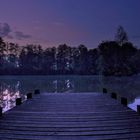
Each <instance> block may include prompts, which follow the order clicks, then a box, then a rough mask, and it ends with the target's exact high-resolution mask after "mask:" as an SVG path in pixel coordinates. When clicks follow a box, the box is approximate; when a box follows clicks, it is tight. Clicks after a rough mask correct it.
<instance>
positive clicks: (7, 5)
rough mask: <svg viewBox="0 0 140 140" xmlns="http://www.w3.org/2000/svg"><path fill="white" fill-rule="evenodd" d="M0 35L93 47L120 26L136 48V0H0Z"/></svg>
mask: <svg viewBox="0 0 140 140" xmlns="http://www.w3.org/2000/svg"><path fill="white" fill-rule="evenodd" d="M0 2H1V3H0V36H2V37H3V38H4V39H5V40H8V41H10V42H17V43H19V44H26V43H29V44H30V43H36V44H41V45H43V46H44V47H51V46H53V45H55V46H58V45H59V44H62V43H67V44H68V45H71V46H78V45H79V44H85V45H86V46H87V47H89V48H94V47H97V45H98V44H99V43H100V42H101V41H103V40H113V39H114V34H115V32H116V28H117V27H118V25H122V26H123V27H124V29H125V30H126V31H127V33H128V37H129V40H130V41H132V42H133V43H134V44H135V45H137V46H139V47H140V30H139V28H140V0H0Z"/></svg>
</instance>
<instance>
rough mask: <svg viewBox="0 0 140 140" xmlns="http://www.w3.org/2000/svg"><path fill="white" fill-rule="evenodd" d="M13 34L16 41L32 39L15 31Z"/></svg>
mask: <svg viewBox="0 0 140 140" xmlns="http://www.w3.org/2000/svg"><path fill="white" fill-rule="evenodd" d="M14 34H15V38H16V39H18V40H22V39H28V38H31V37H32V36H31V35H28V34H24V33H23V32H21V31H16V32H14Z"/></svg>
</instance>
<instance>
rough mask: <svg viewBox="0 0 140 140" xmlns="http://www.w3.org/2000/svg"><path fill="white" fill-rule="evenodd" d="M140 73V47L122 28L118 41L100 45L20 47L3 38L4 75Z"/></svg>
mask: <svg viewBox="0 0 140 140" xmlns="http://www.w3.org/2000/svg"><path fill="white" fill-rule="evenodd" d="M138 73H140V50H139V49H137V48H136V47H134V46H133V44H132V43H131V42H129V41H128V38H127V34H126V32H125V31H124V29H123V27H121V26H120V27H119V28H118V30H117V34H116V35H115V40H114V41H103V42H102V43H100V44H99V46H98V47H97V48H93V49H88V48H87V47H86V46H84V45H79V46H78V47H71V46H68V45H66V44H62V45H59V46H58V47H52V48H46V49H43V47H41V46H40V45H26V46H22V47H21V46H19V45H18V44H14V43H7V42H5V41H4V40H3V39H2V38H1V37H0V74H1V75H8V74H9V75H55V74H62V75H63V74H79V75H87V74H88V75H90V74H91V75H98V74H104V75H107V76H109V75H115V76H124V75H133V74H138Z"/></svg>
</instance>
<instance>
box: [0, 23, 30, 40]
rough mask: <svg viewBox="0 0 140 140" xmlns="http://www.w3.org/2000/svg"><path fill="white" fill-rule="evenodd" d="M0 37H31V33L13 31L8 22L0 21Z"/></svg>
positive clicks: (19, 38) (18, 38) (20, 38)
mask: <svg viewBox="0 0 140 140" xmlns="http://www.w3.org/2000/svg"><path fill="white" fill-rule="evenodd" d="M0 37H2V38H4V37H6V38H8V39H17V40H22V39H28V38H31V35H28V34H24V33H23V32H22V31H16V32H13V30H12V28H11V26H10V25H9V24H8V23H0Z"/></svg>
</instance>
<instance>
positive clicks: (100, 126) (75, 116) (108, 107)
mask: <svg viewBox="0 0 140 140" xmlns="http://www.w3.org/2000/svg"><path fill="white" fill-rule="evenodd" d="M139 138H140V116H139V115H138V114H137V113H136V112H134V111H132V110H130V109H129V108H127V107H125V106H123V105H121V104H120V103H119V102H117V101H115V100H113V99H111V98H110V97H108V96H106V95H103V94H97V93H81V94H80V93H76V94H74V93H69V94H67V93H65V94H64V93H60V94H59V93H57V94H55V93H53V94H47V93H46V94H45V93H44V94H41V95H37V96H34V97H33V99H31V100H28V101H27V102H25V103H24V104H22V105H21V106H17V107H15V108H14V109H12V110H10V111H8V112H6V113H5V114H4V115H3V117H2V118H1V119H0V139H1V140H2V139H4V140H6V139H14V140H15V139H18V140H20V139H32V140H35V139H45V140H110V139H117V140H119V139H126V140H128V139H131V140H139Z"/></svg>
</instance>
